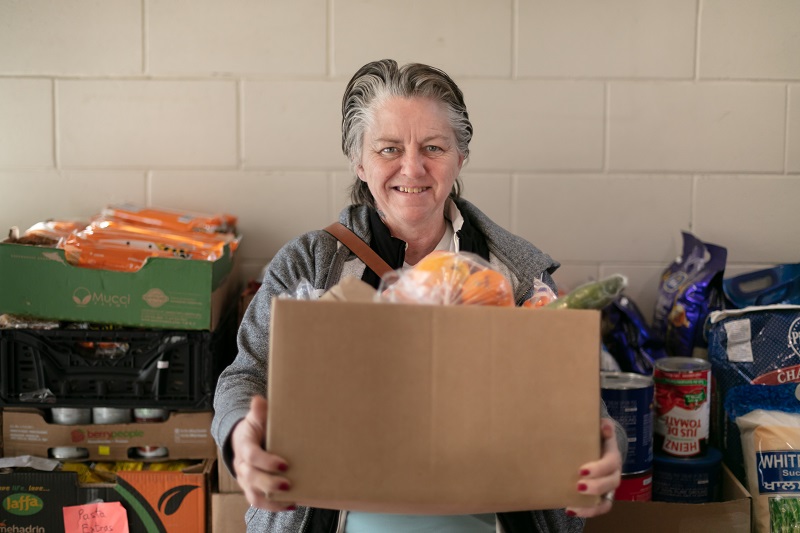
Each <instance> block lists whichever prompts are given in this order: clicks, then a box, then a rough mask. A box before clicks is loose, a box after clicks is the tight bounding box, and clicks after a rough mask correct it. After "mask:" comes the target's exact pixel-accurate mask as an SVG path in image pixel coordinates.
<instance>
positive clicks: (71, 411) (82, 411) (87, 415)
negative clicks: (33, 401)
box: [50, 407, 92, 426]
mask: <svg viewBox="0 0 800 533" xmlns="http://www.w3.org/2000/svg"><path fill="white" fill-rule="evenodd" d="M50 416H51V418H52V419H53V424H62V425H67V426H75V425H81V424H91V423H92V410H91V409H90V408H88V407H86V408H82V407H52V408H51V409H50Z"/></svg>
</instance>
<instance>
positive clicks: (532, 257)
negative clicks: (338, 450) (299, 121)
mask: <svg viewBox="0 0 800 533" xmlns="http://www.w3.org/2000/svg"><path fill="white" fill-rule="evenodd" d="M471 139H472V124H471V123H470V120H469V114H468V113H467V109H466V106H465V105H464V98H463V95H462V93H461V90H460V89H459V88H458V86H457V85H456V83H455V82H454V81H453V80H452V79H451V78H450V77H449V76H448V75H447V74H445V73H444V72H442V71H441V70H439V69H437V68H434V67H431V66H428V65H422V64H418V63H413V64H408V65H404V66H398V65H397V63H396V62H395V61H393V60H390V59H386V60H382V61H374V62H371V63H368V64H367V65H364V66H363V67H362V68H361V69H359V70H358V72H356V74H355V75H354V76H353V78H352V79H351V80H350V82H349V84H348V85H347V89H346V90H345V94H344V97H343V99H342V151H343V152H344V154H345V155H346V156H347V158H348V160H349V161H350V166H351V169H352V171H353V185H352V188H351V201H352V204H353V205H351V206H349V207H347V208H345V209H344V210H343V211H342V212H341V214H340V217H339V222H340V223H341V224H342V225H344V226H346V227H347V228H348V229H349V230H351V231H352V232H353V233H354V234H355V235H356V236H357V237H359V238H360V239H361V240H363V241H364V243H365V244H367V245H368V246H369V247H370V248H371V249H372V250H373V251H374V252H375V253H376V254H377V255H378V256H380V257H381V258H382V259H383V260H384V261H385V262H386V263H387V264H388V265H389V267H390V268H391V269H401V268H403V267H406V266H410V265H417V267H420V266H424V265H425V262H423V259H424V258H428V259H425V260H424V261H433V262H435V261H436V258H437V255H436V254H434V252H436V251H445V252H451V253H452V252H471V253H473V254H476V255H477V256H479V257H480V258H482V259H483V260H485V261H486V262H487V263H488V265H489V266H490V267H491V269H492V270H493V271H495V272H497V275H498V276H500V277H505V280H504V281H507V282H508V286H509V291H507V292H508V294H506V295H505V303H506V304H507V305H509V306H511V305H514V304H521V303H522V302H525V301H526V300H528V299H529V298H530V297H531V295H532V293H533V289H534V287H535V286H536V284H537V283H538V284H542V283H543V284H545V285H547V286H549V287H550V288H551V289H552V290H553V291H556V287H555V283H554V282H553V279H552V277H551V274H552V273H553V272H554V271H555V270H556V268H558V266H559V265H558V263H557V262H556V261H554V260H553V259H552V258H551V257H550V256H548V255H547V254H545V253H544V252H542V251H540V250H539V249H538V248H536V247H535V246H534V245H533V244H531V243H529V242H528V241H526V240H524V239H522V238H521V237H518V236H516V235H513V234H512V233H510V232H509V231H507V230H505V229H504V228H502V227H500V226H499V225H497V224H495V223H494V222H493V221H492V220H490V219H489V218H488V217H487V216H486V215H484V214H483V213H482V212H481V211H480V210H479V209H478V208H477V207H475V206H474V205H472V204H471V203H470V202H468V201H466V200H464V199H463V198H461V197H460V190H461V185H460V183H459V173H460V172H461V168H462V167H463V165H464V163H465V161H466V160H467V159H468V157H469V143H470V140H471ZM454 275H455V274H454ZM346 277H356V278H360V279H361V280H362V281H364V282H366V283H368V284H370V285H372V287H374V288H377V287H378V285H379V283H380V278H379V276H378V274H377V273H376V272H374V271H373V270H372V269H370V268H369V267H368V266H367V265H365V264H364V262H363V261H362V260H361V259H360V258H359V257H358V256H357V255H355V254H353V253H351V252H350V250H349V249H348V248H347V247H343V246H339V243H338V241H337V240H336V238H335V237H333V236H332V235H330V234H329V233H327V232H326V231H322V230H320V231H312V232H309V233H306V234H305V235H302V236H300V237H298V238H297V239H295V240H293V241H292V242H290V243H288V244H286V245H285V246H284V247H283V248H282V249H281V250H280V252H278V254H277V255H276V256H275V257H274V259H273V260H272V261H271V262H270V264H269V266H268V268H267V271H266V273H265V275H264V280H263V284H262V285H261V288H260V289H259V291H258V293H257V294H256V295H255V297H254V299H253V300H252V302H251V304H250V306H249V307H248V309H247V312H246V313H245V315H244V318H243V320H242V326H241V329H240V331H239V346H240V348H241V349H240V352H239V354H238V356H237V358H236V360H235V361H234V363H233V364H232V365H231V366H230V367H228V368H227V369H226V370H225V371H224V372H223V373H222V375H221V376H220V378H219V381H218V384H217V390H216V394H215V396H214V412H215V414H214V423H213V425H212V431H213V433H214V437H215V438H216V440H217V443H218V444H219V446H220V448H221V449H222V454H223V458H224V459H225V462H226V464H227V465H228V467H229V468H230V469H231V471H232V472H234V473H235V475H236V478H237V480H238V482H239V485H240V486H241V487H242V489H243V491H244V494H245V496H246V497H247V500H248V502H250V504H251V505H252V507H251V509H250V511H249V512H248V517H247V523H248V531H252V532H264V531H278V532H295V531H325V532H334V531H337V532H347V533H358V532H360V531H386V532H395V531H397V532H400V531H444V532H448V531H459V532H462V531H468V532H475V533H478V532H481V533H483V532H485V533H492V532H495V531H500V530H502V531H504V532H505V533H517V532H550V533H553V532H558V533H562V532H576V533H577V532H579V531H582V530H583V520H582V519H581V517H585V516H594V515H596V514H600V513H604V512H607V511H608V510H609V509H610V508H611V505H612V504H611V501H610V499H607V498H603V499H600V498H597V500H599V503H598V504H597V505H596V506H594V507H589V508H583V509H569V510H568V509H551V510H536V511H530V512H519V513H503V512H501V513H496V514H493V513H489V514H476V515H461V516H429V515H410V514H409V515H386V514H373V513H362V512H358V513H356V512H351V513H347V512H346V511H337V510H330V509H311V508H307V507H295V506H294V505H287V504H286V503H285V501H286V499H287V498H291V493H289V494H287V496H286V497H284V498H279V497H275V498H271V497H270V495H274V494H276V493H284V494H286V492H285V491H289V490H290V489H291V487H292V480H291V479H292V474H291V472H292V470H291V468H292V465H290V464H289V461H288V460H287V459H286V458H285V457H281V456H278V455H276V454H273V453H270V452H269V451H267V450H265V449H264V447H263V443H264V441H265V427H266V426H265V421H266V419H267V402H266V400H265V398H264V397H263V396H261V395H262V394H263V393H264V390H265V382H266V372H265V369H266V368H267V360H268V356H269V347H270V339H269V337H270V332H269V324H270V318H271V316H270V306H271V301H272V298H275V297H277V296H279V295H281V294H282V293H284V292H285V291H286V290H287V288H292V287H296V286H297V285H298V283H299V282H300V281H301V280H305V281H308V282H310V283H311V284H313V286H314V290H316V291H319V292H320V293H321V292H324V291H326V290H328V289H330V288H331V287H333V286H334V285H336V284H337V283H339V282H340V281H342V280H343V279H344V278H346ZM475 283H476V284H481V283H483V284H486V283H489V281H488V280H475ZM512 293H513V294H512ZM363 327H364V328H365V329H369V328H370V324H368V323H365V324H364V325H363ZM311 370H313V369H311ZM298 416H300V415H298ZM602 416H603V417H604V419H603V421H602V427H601V428H600V430H601V432H600V433H601V438H602V442H603V455H602V457H601V458H600V459H599V460H597V461H593V462H590V463H586V464H584V465H582V467H581V469H580V472H575V475H576V477H578V478H579V482H578V484H577V486H576V487H575V490H576V491H577V492H580V493H583V494H588V495H593V496H600V495H603V494H605V495H609V494H612V493H613V492H612V491H613V490H614V489H615V488H616V487H617V486H618V485H619V482H620V472H621V465H622V460H621V454H623V453H624V449H625V447H626V446H627V443H626V439H625V434H624V432H623V431H622V429H621V428H620V427H619V426H618V425H615V424H614V422H613V421H612V420H610V419H608V418H607V417H608V413H607V412H606V411H605V407H603V412H602ZM487 430H488V429H487ZM334 433H335V431H334ZM554 444H555V445H558V443H554ZM319 445H320V446H325V443H324V442H321V443H319ZM620 445H624V446H625V447H623V448H620ZM531 460H532V461H536V460H537V458H535V457H533V458H531ZM407 466H408V468H411V469H413V468H415V467H417V465H414V464H409V465H407ZM278 500H283V502H280V501H278Z"/></svg>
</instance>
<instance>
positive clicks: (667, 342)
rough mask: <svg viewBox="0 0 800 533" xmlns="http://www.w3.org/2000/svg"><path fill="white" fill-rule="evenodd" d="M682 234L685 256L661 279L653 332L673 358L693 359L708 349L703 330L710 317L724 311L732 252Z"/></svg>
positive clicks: (689, 234)
mask: <svg viewBox="0 0 800 533" xmlns="http://www.w3.org/2000/svg"><path fill="white" fill-rule="evenodd" d="M681 233H682V235H683V252H682V253H681V255H680V257H678V258H677V259H676V260H675V261H674V262H673V263H672V264H670V265H669V266H668V267H667V268H666V269H665V270H664V272H663V274H662V275H661V282H660V284H659V288H658V299H657V300H656V306H655V311H654V314H653V332H654V334H655V336H656V338H657V339H660V340H662V341H663V342H664V346H665V347H666V350H667V353H668V354H669V355H672V356H680V357H693V356H694V351H695V350H696V349H699V350H702V349H703V348H705V346H706V345H707V343H706V340H705V338H704V335H703V328H704V325H705V321H706V318H707V317H708V314H709V313H710V312H711V311H715V310H718V309H722V307H723V302H724V296H723V292H722V277H723V275H724V273H725V263H726V261H727V258H728V251H727V250H726V249H725V248H723V247H722V246H718V245H716V244H711V243H705V242H703V241H701V240H700V239H698V238H697V237H695V236H694V235H692V234H691V233H689V232H686V231H684V232H681Z"/></svg>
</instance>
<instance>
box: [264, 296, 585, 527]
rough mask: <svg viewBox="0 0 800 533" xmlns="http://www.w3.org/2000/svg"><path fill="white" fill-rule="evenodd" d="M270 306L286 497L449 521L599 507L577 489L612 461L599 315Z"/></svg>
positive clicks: (273, 387)
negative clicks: (593, 465) (591, 471)
mask: <svg viewBox="0 0 800 533" xmlns="http://www.w3.org/2000/svg"><path fill="white" fill-rule="evenodd" d="M272 305H273V310H272V311H273V312H272V325H271V328H272V330H271V332H272V334H271V341H270V342H271V347H270V362H269V378H268V379H269V406H270V407H269V411H270V413H269V417H268V427H267V447H268V449H269V450H271V451H273V452H274V453H276V454H278V455H280V456H282V457H285V458H286V460H287V461H289V464H290V469H291V480H292V488H291V490H289V491H287V492H286V493H285V494H284V493H281V494H280V495H277V496H278V497H279V498H281V499H284V498H285V500H284V501H292V502H296V503H298V504H300V505H311V506H318V507H330V508H334V509H349V510H362V511H374V512H411V513H438V514H449V513H482V512H497V511H516V510H525V509H550V508H556V507H563V506H566V505H574V506H586V505H591V504H593V503H595V502H596V501H597V499H596V498H595V497H590V496H586V495H580V494H578V492H577V490H576V486H577V483H578V472H579V469H580V466H581V465H582V464H584V463H586V462H588V461H592V460H596V459H597V458H598V457H599V456H600V439H599V427H600V421H599V416H600V383H599V382H600V373H599V360H600V356H599V353H600V313H599V312H597V311H583V310H581V311H578V310H535V311H534V310H530V309H522V308H501V307H488V306H487V307H481V306H428V305H400V304H382V303H353V302H340V301H301V300H282V299H277V298H276V299H274V300H273V302H272ZM274 496H276V495H274ZM276 499H277V498H276Z"/></svg>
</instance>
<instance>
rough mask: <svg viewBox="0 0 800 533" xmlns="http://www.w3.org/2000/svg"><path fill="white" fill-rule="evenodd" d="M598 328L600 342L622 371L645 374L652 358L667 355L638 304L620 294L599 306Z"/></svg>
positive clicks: (653, 362)
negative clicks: (599, 319)
mask: <svg viewBox="0 0 800 533" xmlns="http://www.w3.org/2000/svg"><path fill="white" fill-rule="evenodd" d="M601 331H602V336H603V344H605V346H606V348H607V349H608V351H609V353H610V354H611V355H612V356H613V357H614V359H615V360H616V361H617V364H619V366H620V369H621V370H622V371H623V372H634V373H636V374H644V375H648V376H649V375H651V374H652V373H653V367H654V366H655V361H656V360H658V359H661V358H662V357H666V356H667V353H666V351H665V350H664V345H663V343H662V342H661V341H658V340H656V339H655V337H654V335H653V331H652V329H651V328H650V326H648V325H647V322H646V321H645V319H644V316H642V313H641V311H639V307H638V306H637V305H636V304H635V303H634V302H633V300H631V299H630V298H628V297H627V296H625V295H624V294H623V295H622V296H620V297H619V298H617V299H616V300H615V301H614V302H612V303H611V304H609V305H607V306H606V307H604V308H603V311H602V315H601Z"/></svg>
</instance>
